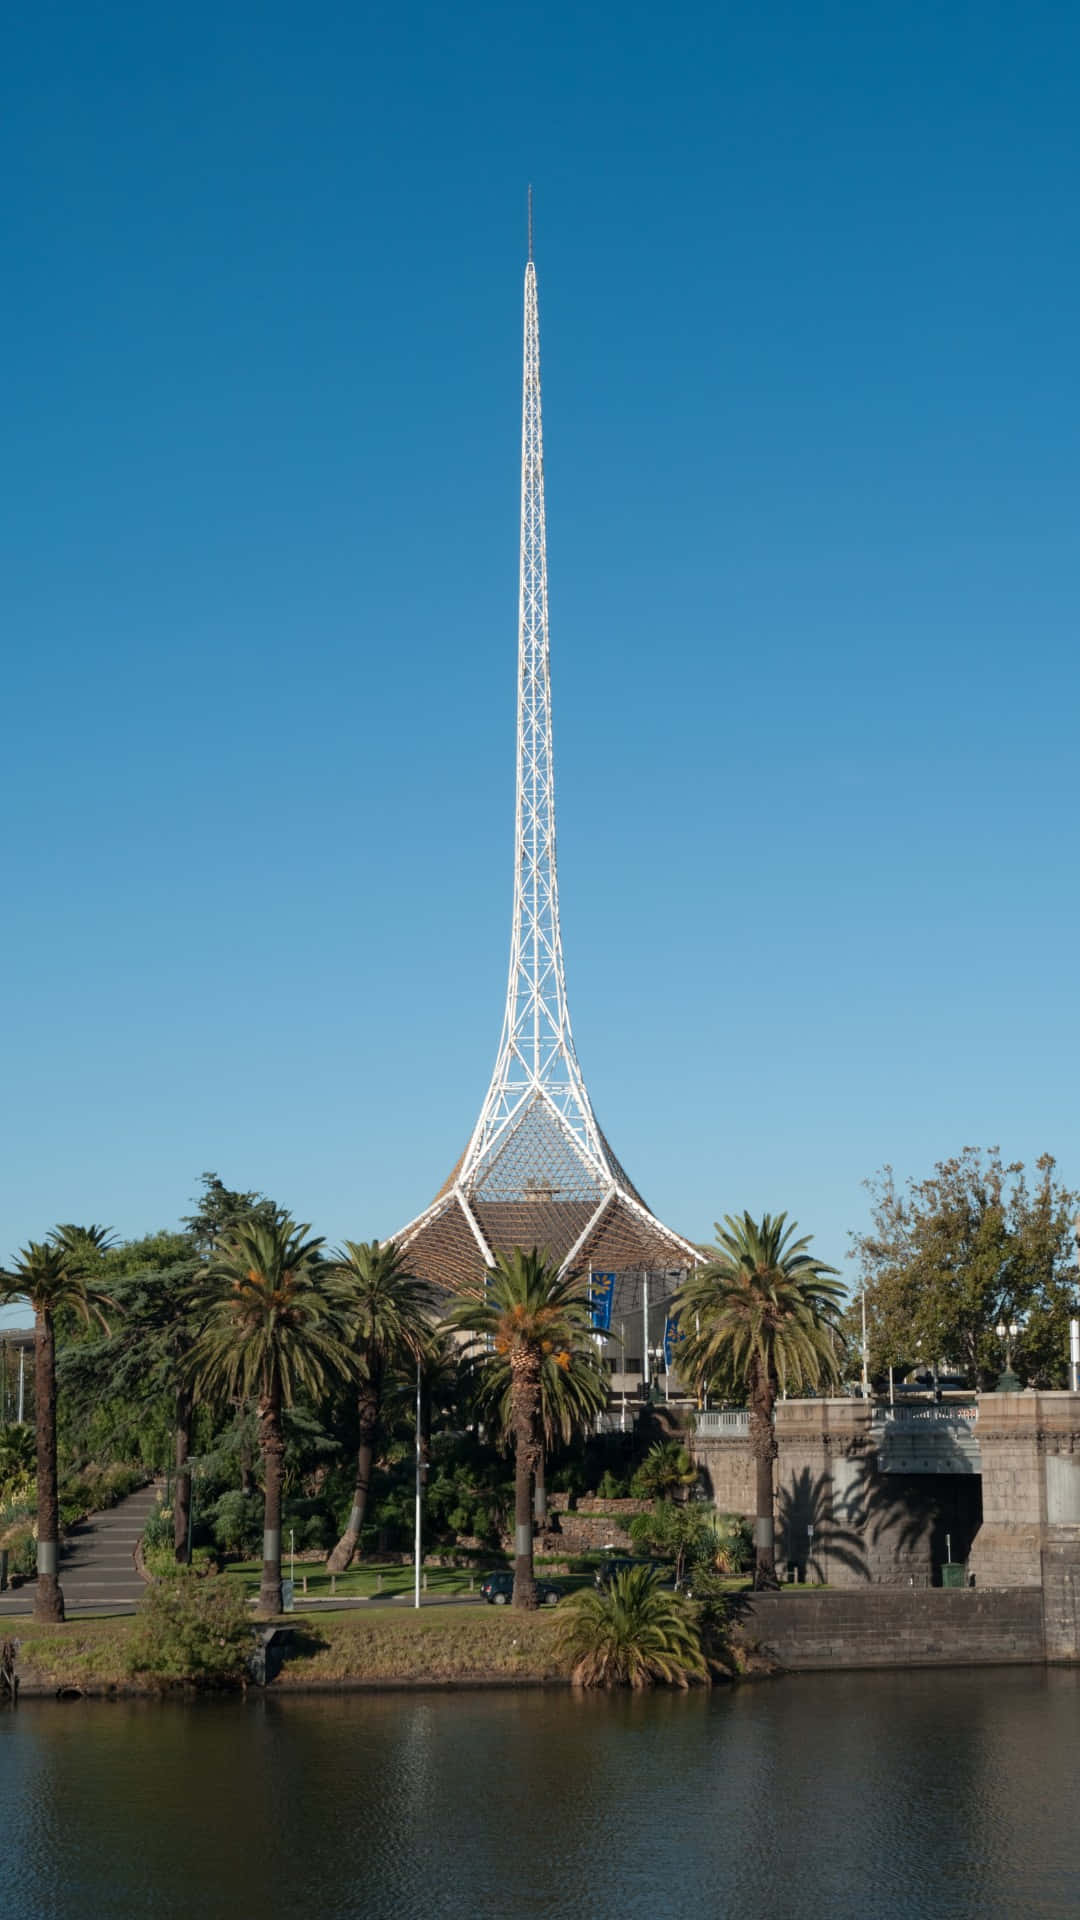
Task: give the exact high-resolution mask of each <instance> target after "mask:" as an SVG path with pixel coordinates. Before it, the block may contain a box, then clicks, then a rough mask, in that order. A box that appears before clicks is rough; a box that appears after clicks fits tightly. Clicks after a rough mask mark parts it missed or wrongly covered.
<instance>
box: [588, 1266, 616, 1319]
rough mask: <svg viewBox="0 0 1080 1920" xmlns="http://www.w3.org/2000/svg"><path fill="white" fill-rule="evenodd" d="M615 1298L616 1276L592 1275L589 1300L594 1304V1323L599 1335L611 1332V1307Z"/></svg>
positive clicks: (606, 1274)
mask: <svg viewBox="0 0 1080 1920" xmlns="http://www.w3.org/2000/svg"><path fill="white" fill-rule="evenodd" d="M614 1298H615V1275H614V1274H613V1273H590V1275H589V1299H590V1301H591V1303H592V1323H593V1327H594V1329H595V1331H596V1332H597V1333H608V1332H610V1330H611V1306H612V1302H613V1300H614Z"/></svg>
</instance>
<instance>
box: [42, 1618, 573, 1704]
mask: <svg viewBox="0 0 1080 1920" xmlns="http://www.w3.org/2000/svg"><path fill="white" fill-rule="evenodd" d="M279 1624H280V1625H281V1626H282V1627H283V1628H285V1629H286V1630H287V1631H288V1633H289V1636H290V1638H289V1646H288V1658H287V1660H286V1662H285V1664H284V1665H283V1666H282V1668H281V1671H280V1672H279V1673H278V1674H277V1676H276V1678H275V1679H274V1681H273V1682H272V1685H273V1689H274V1691H275V1692H276V1693H288V1692H299V1691H302V1690H303V1689H304V1688H305V1687H308V1688H315V1689H318V1690H319V1691H323V1690H326V1689H341V1690H346V1689H350V1688H361V1687H365V1686H375V1687H381V1686H451V1685H470V1686H485V1685H491V1686H521V1685H532V1686H536V1685H541V1684H552V1685H557V1684H560V1683H561V1684H563V1685H568V1684H569V1669H568V1667H567V1664H566V1662H565V1661H563V1660H561V1659H560V1658H559V1656H558V1655H557V1653H556V1651H555V1628H556V1622H555V1619H554V1617H553V1615H551V1614H550V1613H545V1612H538V1613H535V1614H521V1613H514V1612H513V1611H511V1610H510V1609H509V1608H505V1609H504V1608H499V1609H497V1610H496V1609H495V1608H492V1607H453V1608H450V1607H445V1608H444V1607H437V1608H435V1607H433V1608H430V1609H426V1608H421V1609H420V1611H419V1612H413V1611H412V1610H411V1609H410V1610H408V1611H405V1610H402V1611H401V1612H397V1611H395V1610H393V1609H391V1608H389V1607H386V1608H373V1609H372V1611H371V1612H370V1613H356V1612H347V1613H346V1612H341V1613H319V1614H302V1613H295V1614H290V1615H287V1616H286V1617H285V1618H284V1619H283V1620H282V1621H281V1622H280V1623H279ZM134 1627H135V1621H134V1619H133V1618H132V1617H131V1616H123V1617H120V1618H112V1619H91V1620H70V1621H66V1622H65V1623H64V1625H63V1626H44V1625H39V1624H37V1623H35V1622H34V1621H30V1620H27V1621H26V1622H23V1621H20V1622H19V1627H18V1632H17V1634H15V1635H13V1637H14V1638H16V1639H17V1640H18V1642H19V1652H18V1667H17V1671H18V1676H19V1691H20V1696H21V1697H23V1698H32V1697H33V1696H34V1695H48V1696H55V1695H56V1694H57V1693H61V1692H67V1691H78V1692H80V1693H83V1694H86V1695H88V1696H102V1697H107V1696H110V1695H115V1694H125V1695H128V1694H157V1693H160V1691H161V1687H160V1684H159V1683H158V1682H157V1681H156V1680H155V1679H154V1678H153V1677H152V1676H149V1675H143V1674H135V1673H133V1672H132V1670H131V1662H130V1657H129V1647H130V1640H131V1634H132V1632H133V1630H134Z"/></svg>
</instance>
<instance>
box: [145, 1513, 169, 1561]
mask: <svg viewBox="0 0 1080 1920" xmlns="http://www.w3.org/2000/svg"><path fill="white" fill-rule="evenodd" d="M142 1543H143V1554H144V1556H149V1555H150V1554H151V1553H152V1552H155V1551H156V1550H157V1549H158V1548H159V1547H168V1549H169V1552H170V1553H171V1552H172V1547H173V1510H172V1508H171V1507H164V1506H161V1505H160V1504H159V1505H158V1506H156V1507H155V1508H154V1510H153V1512H152V1513H151V1514H150V1517H149V1519H148V1520H147V1522H146V1525H145V1527H144V1528H143V1537H142ZM146 1564H147V1566H149V1564H150V1561H149V1558H148V1557H147V1560H146Z"/></svg>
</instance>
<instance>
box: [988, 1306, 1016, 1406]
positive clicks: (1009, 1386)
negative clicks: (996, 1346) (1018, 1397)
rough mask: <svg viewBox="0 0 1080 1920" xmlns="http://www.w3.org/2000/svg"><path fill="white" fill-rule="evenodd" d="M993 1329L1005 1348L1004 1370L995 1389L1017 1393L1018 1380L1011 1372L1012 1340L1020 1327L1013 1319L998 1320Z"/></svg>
mask: <svg viewBox="0 0 1080 1920" xmlns="http://www.w3.org/2000/svg"><path fill="white" fill-rule="evenodd" d="M994 1331H995V1333H996V1334H997V1337H998V1339H999V1340H1000V1341H1001V1343H1002V1345H1003V1347H1004V1348H1005V1371H1004V1373H1003V1374H1002V1376H1001V1378H1000V1380H999V1381H998V1383H997V1388H996V1391H997V1392H998V1393H1019V1392H1020V1382H1019V1380H1018V1379H1017V1377H1016V1375H1015V1373H1014V1372H1013V1364H1012V1351H1013V1341H1014V1340H1015V1339H1016V1336H1017V1334H1018V1333H1019V1331H1020V1328H1019V1326H1018V1324H1017V1322H1016V1321H1015V1320H1009V1321H1005V1320H999V1321H998V1323H997V1326H996V1327H995V1329H994Z"/></svg>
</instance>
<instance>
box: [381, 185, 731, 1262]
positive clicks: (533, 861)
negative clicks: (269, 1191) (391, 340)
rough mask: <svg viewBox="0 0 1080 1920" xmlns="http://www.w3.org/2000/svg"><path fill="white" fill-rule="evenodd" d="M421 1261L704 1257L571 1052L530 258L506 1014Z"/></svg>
mask: <svg viewBox="0 0 1080 1920" xmlns="http://www.w3.org/2000/svg"><path fill="white" fill-rule="evenodd" d="M397 1238H398V1242H399V1244H400V1245H401V1246H402V1247H409V1248H410V1250H411V1254H412V1257H413V1258H414V1259H415V1260H416V1261H417V1271H421V1270H422V1271H425V1272H427V1273H428V1274H429V1275H430V1277H431V1278H433V1279H436V1280H439V1281H441V1282H444V1283H446V1284H450V1285H455V1284H456V1285H468V1284H472V1283H473V1281H474V1275H475V1263H476V1260H477V1258H478V1257H479V1259H480V1260H481V1261H482V1263H483V1265H485V1266H486V1265H490V1262H491V1256H492V1249H493V1248H495V1247H497V1246H503V1247H507V1248H508V1247H509V1246H512V1245H523V1246H526V1245H533V1244H535V1245H546V1246H547V1247H548V1249H549V1251H551V1252H552V1253H556V1252H557V1254H558V1257H559V1258H560V1260H561V1261H562V1263H563V1265H564V1266H571V1265H578V1266H580V1265H582V1264H591V1263H592V1262H593V1260H594V1259H595V1261H596V1263H597V1264H598V1265H603V1264H605V1263H606V1265H607V1266H608V1267H609V1268H617V1269H619V1270H620V1271H622V1270H628V1269H630V1268H634V1269H637V1270H643V1269H645V1268H650V1269H654V1270H655V1269H656V1268H657V1267H658V1266H659V1267H662V1268H670V1267H671V1266H673V1265H674V1266H676V1267H682V1266H685V1265H687V1264H689V1263H690V1262H692V1261H693V1260H694V1259H695V1258H696V1257H697V1256H696V1252H695V1249H694V1248H693V1247H692V1246H691V1245H690V1243H689V1242H687V1241H685V1240H683V1239H682V1237H681V1236H680V1235H678V1234H675V1233H673V1232H672V1231H671V1229H670V1228H667V1227H664V1226H663V1225H662V1224H661V1222H660V1221H658V1220H656V1219H655V1218H654V1216H653V1215H652V1214H651V1213H650V1212H649V1209H648V1208H647V1207H646V1205H645V1203H644V1201H643V1200H642V1199H641V1196H640V1194H638V1193H637V1192H636V1190H635V1189H634V1187H633V1186H632V1185H631V1184H630V1181H629V1180H628V1179H627V1176H626V1174H625V1173H624V1172H623V1170H622V1168H621V1167H620V1165H619V1162H618V1161H617V1160H616V1158H615V1156H614V1154H613V1153H612V1151H611V1148H610V1147H609V1146H608V1143H607V1141H606V1139H605V1138H604V1135H603V1133H602V1132H601V1130H600V1127H599V1125H598V1124H597V1120H596V1116H595V1114H594V1113H593V1109H592V1103H591V1101H590V1099H589V1095H588V1092H587V1090H586V1086H585V1081H584V1079H583V1077H582V1072H581V1068H580V1066H579V1064H578V1058H577V1053H576V1051H575V1048H574V1036H573V1032H572V1029H571V1026H570V1013H569V1009H568V1006H567V999H566V978H565V973H564V970H563V952H562V933H561V930H560V926H559V884H558V871H557V863H556V854H555V791H554V777H553V771H552V747H551V671H550V658H549V640H548V581H547V531H546V525H545V514H544V435H543V422H542V416H541V405H540V322H539V312H538V306H537V292H536V267H535V264H534V262H533V257H532V197H531V194H530V204H529V259H528V264H527V266H526V268H525V339H524V367H523V374H522V399H521V570H520V580H519V591H518V677H517V799H516V809H515V835H514V911H513V920H512V924H511V933H510V972H509V977H508V980H507V989H506V1011H505V1014H504V1016H503V1026H502V1035H501V1038H500V1041H499V1051H498V1055H497V1057H496V1061H495V1069H494V1072H493V1074H492V1076H491V1084H490V1086H489V1087H488V1091H487V1095H486V1097H485V1100H484V1104H483V1107H482V1108H481V1111H480V1117H479V1119H478V1121H477V1123H476V1126H475V1128H474V1129H473V1134H472V1138H471V1139H470V1141H469V1145H468V1147H467V1149H466V1151H465V1153H464V1155H463V1156H462V1158H461V1160H460V1161H459V1163H458V1165H457V1166H456V1167H455V1169H454V1172H453V1173H452V1174H451V1176H450V1179H449V1180H448V1181H447V1183H446V1185H445V1186H444V1187H443V1189H442V1190H441V1192H440V1193H439V1194H438V1196H437V1197H436V1199H435V1200H434V1201H433V1203H432V1205H431V1206H430V1207H428V1208H427V1209H426V1211H425V1212H424V1213H422V1214H421V1215H419V1216H418V1218H417V1219H416V1220H414V1221H412V1222H411V1223H410V1225H409V1226H408V1227H406V1228H405V1229H403V1231H402V1233H401V1234H399V1235H398V1236H397Z"/></svg>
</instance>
